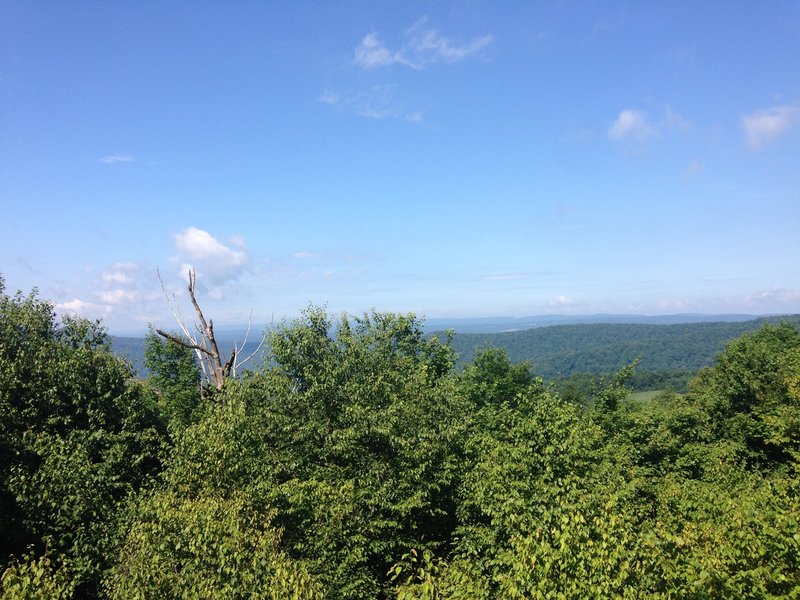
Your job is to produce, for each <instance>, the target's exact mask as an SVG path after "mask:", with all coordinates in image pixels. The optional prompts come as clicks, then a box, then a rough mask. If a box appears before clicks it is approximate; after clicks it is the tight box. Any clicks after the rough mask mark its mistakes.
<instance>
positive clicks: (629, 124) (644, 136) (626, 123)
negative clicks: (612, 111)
mask: <svg viewBox="0 0 800 600" xmlns="http://www.w3.org/2000/svg"><path fill="white" fill-rule="evenodd" d="M660 135H661V133H660V131H659V130H658V128H657V127H656V126H655V125H654V124H653V123H652V121H651V120H650V117H649V116H648V115H647V113H646V112H644V111H642V110H636V109H633V108H626V109H625V110H623V111H622V112H621V113H619V116H618V117H617V119H616V120H615V121H614V122H613V123H612V124H611V127H610V128H609V130H608V136H609V137H610V138H611V139H612V140H617V141H623V140H633V141H636V142H644V141H647V140H648V139H650V138H654V137H659V136H660Z"/></svg>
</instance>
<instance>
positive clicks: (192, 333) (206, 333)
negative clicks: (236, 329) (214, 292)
mask: <svg viewBox="0 0 800 600" xmlns="http://www.w3.org/2000/svg"><path fill="white" fill-rule="evenodd" d="M158 280H159V281H160V282H161V290H162V291H163V292H164V296H165V297H166V299H167V302H168V303H169V305H170V309H171V310H172V314H173V316H174V317H175V320H176V321H177V322H178V326H179V327H180V329H181V331H182V332H183V335H184V337H180V336H177V335H174V334H172V333H169V332H167V331H164V330H162V329H156V333H158V334H159V335H160V336H162V337H164V338H166V339H167V340H170V341H171V342H174V343H176V344H178V345H180V346H183V347H184V348H189V349H190V350H193V351H194V353H195V354H196V356H197V360H198V362H199V364H200V370H201V371H202V373H203V377H204V379H205V380H206V383H207V384H208V385H213V386H214V387H215V388H216V389H220V388H222V386H223V384H224V383H225V381H226V380H227V379H228V378H229V377H235V376H236V370H237V369H238V368H239V367H241V366H242V365H244V364H245V363H246V362H247V361H249V360H250V359H252V358H253V357H254V356H255V355H256V354H257V353H258V351H259V350H261V346H262V345H263V344H264V340H265V339H266V335H263V336H262V337H261V341H260V342H259V344H258V347H257V348H256V349H255V350H253V352H251V353H250V354H248V355H247V356H246V357H244V358H243V359H241V360H240V359H239V352H240V347H239V345H238V344H234V346H233V350H232V351H231V355H230V357H229V358H228V359H227V360H226V361H224V362H223V360H222V355H221V354H220V351H219V346H218V345H217V339H216V338H215V337H214V322H213V321H212V320H211V319H208V321H206V317H205V315H204V314H203V311H202V310H201V308H200V305H199V304H198V303H197V296H196V294H195V286H196V283H197V272H196V270H195V268H194V267H191V268H190V269H189V285H188V288H187V289H188V291H189V299H190V300H191V302H192V306H193V307H194V312H195V315H196V316H197V321H196V322H195V323H194V328H193V329H192V328H190V327H189V326H188V325H187V324H186V321H185V320H184V318H183V315H181V311H180V307H179V305H178V301H177V299H176V298H175V295H174V294H173V295H172V296H170V295H169V294H168V293H167V290H166V287H165V286H164V280H163V279H162V278H161V272H160V271H158ZM252 320H253V313H252V311H251V312H250V319H249V320H248V323H247V332H246V333H245V337H244V342H242V346H241V349H244V347H245V345H246V344H247V338H248V337H249V335H250V327H251V325H252Z"/></svg>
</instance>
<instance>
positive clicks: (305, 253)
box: [292, 250, 316, 258]
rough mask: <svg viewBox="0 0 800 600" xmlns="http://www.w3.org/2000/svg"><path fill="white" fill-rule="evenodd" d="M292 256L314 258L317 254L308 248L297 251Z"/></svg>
mask: <svg viewBox="0 0 800 600" xmlns="http://www.w3.org/2000/svg"><path fill="white" fill-rule="evenodd" d="M292 256H294V257H295V258H313V257H314V256H316V254H315V253H314V252H308V251H306V250H302V251H300V252H295V253H294V254H292Z"/></svg>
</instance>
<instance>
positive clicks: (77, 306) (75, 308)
mask: <svg viewBox="0 0 800 600" xmlns="http://www.w3.org/2000/svg"><path fill="white" fill-rule="evenodd" d="M55 308H56V310H57V311H58V312H60V313H62V314H70V315H79V316H82V317H87V318H89V317H91V316H92V315H95V316H98V315H101V314H105V313H108V312H109V311H110V310H111V309H110V307H108V306H102V305H100V304H95V303H93V302H86V301H84V300H79V299H78V298H73V299H72V300H68V301H67V302H59V303H58V304H56V305H55Z"/></svg>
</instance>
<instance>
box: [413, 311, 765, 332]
mask: <svg viewBox="0 0 800 600" xmlns="http://www.w3.org/2000/svg"><path fill="white" fill-rule="evenodd" d="M776 316H780V315H746V314H721V315H714V314H704V313H678V314H672V315H630V314H605V313H598V314H593V315H536V316H529V317H466V318H432V319H426V320H425V329H426V331H429V332H432V331H444V330H446V329H452V330H453V331H455V332H456V333H501V332H507V331H523V330H527V329H538V328H540V327H550V326H552V325H576V324H592V323H623V324H624V323H639V324H645V325H676V324H681V323H709V322H715V323H716V322H724V323H731V322H742V321H753V320H755V319H761V318H769V317H776Z"/></svg>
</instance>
